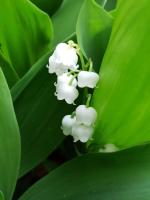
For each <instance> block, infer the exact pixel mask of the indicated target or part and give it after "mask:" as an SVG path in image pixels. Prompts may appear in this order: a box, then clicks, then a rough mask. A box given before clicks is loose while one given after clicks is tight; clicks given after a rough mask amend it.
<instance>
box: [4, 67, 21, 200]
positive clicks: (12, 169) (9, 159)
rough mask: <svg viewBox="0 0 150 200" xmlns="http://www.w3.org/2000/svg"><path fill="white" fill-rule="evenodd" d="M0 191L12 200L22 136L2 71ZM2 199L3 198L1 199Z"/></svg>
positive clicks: (7, 198)
mask: <svg viewBox="0 0 150 200" xmlns="http://www.w3.org/2000/svg"><path fill="white" fill-rule="evenodd" d="M0 152H1V153H0V191H2V193H3V194H4V196H5V200H10V199H11V198H12V194H13V191H14V188H15V184H16V179H17V176H18V172H19V164H20V135H19V129H18V124H17V121H16V117H15V113H14V109H13V104H12V100H11V95H10V92H9V89H8V86H7V83H6V81H5V78H4V75H3V73H2V70H0ZM1 198H2V197H1Z"/></svg>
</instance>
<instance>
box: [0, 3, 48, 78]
mask: <svg viewBox="0 0 150 200" xmlns="http://www.w3.org/2000/svg"><path fill="white" fill-rule="evenodd" d="M0 5H1V6H0V44H1V49H2V52H3V53H4V57H5V58H6V60H7V61H8V62H9V63H10V64H11V65H12V66H13V68H14V69H15V70H16V72H17V74H18V76H20V77H21V76H23V75H24V73H25V72H26V71H27V70H28V69H29V68H30V67H31V66H32V65H33V64H34V63H35V62H36V61H37V60H38V58H39V57H41V56H42V55H43V54H45V53H46V52H48V51H49V49H50V43H51V40H52V25H51V21H50V18H49V17H48V15H47V14H45V13H44V12H42V11H41V10H40V9H38V8H37V7H36V6H34V4H32V3H31V2H30V1H28V0H5V1H1V4H0ZM0 64H1V63H0Z"/></svg>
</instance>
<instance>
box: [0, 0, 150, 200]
mask: <svg viewBox="0 0 150 200" xmlns="http://www.w3.org/2000/svg"><path fill="white" fill-rule="evenodd" d="M0 5H1V6H0V67H1V70H0V91H1V92H0V138H1V140H0V152H1V153H0V200H1V199H2V200H11V199H14V200H16V199H20V200H41V199H43V200H49V199H50V198H51V199H53V200H61V199H68V200H74V199H77V198H78V199H82V200H84V199H86V200H88V199H89V200H97V199H101V200H104V199H105V200H107V199H108V200H114V199H115V200H141V199H142V200H149V196H150V190H149V187H150V181H149V179H150V173H149V169H150V159H149V157H150V156H149V155H150V146H149V144H147V145H145V144H146V143H148V142H149V140H150V126H149V119H150V114H149V113H150V112H149V111H150V103H149V102H150V93H149V91H150V86H149V85H150V84H149V74H150V73H149V72H150V70H149V64H150V56H149V52H150V49H149V48H150V47H149V31H150V30H149V29H150V27H149V20H150V12H149V10H150V4H149V1H148V0H143V1H140V3H138V4H137V1H135V0H126V1H123V0H118V1H117V2H116V1H115V0H76V1H73V0H58V1H54V0H32V2H31V1H29V0H5V1H2V0H0ZM131 11H132V12H131ZM70 39H73V40H74V41H77V42H78V43H79V45H80V47H81V50H82V52H83V54H84V56H85V58H88V57H91V58H92V60H93V62H94V69H95V70H96V71H97V72H99V73H100V82H99V85H98V87H97V88H96V89H95V91H94V96H93V98H92V105H93V106H94V107H95V108H96V110H97V112H98V120H97V123H96V127H95V132H94V140H93V141H92V142H91V143H90V144H88V146H87V145H82V144H80V143H77V144H74V143H73V142H72V139H71V138H65V137H64V136H63V134H62V132H61V129H60V125H61V119H62V117H63V116H64V115H65V114H67V113H69V112H71V111H72V110H73V109H74V107H73V106H68V105H67V106H66V104H64V103H63V102H58V101H57V100H56V97H55V96H54V90H55V88H54V82H55V80H56V77H55V76H54V75H51V76H50V75H49V74H48V72H47V69H46V67H45V66H46V64H47V62H48V58H49V56H50V54H51V53H52V52H53V49H54V48H55V46H56V45H57V44H58V43H60V42H65V41H68V40H70ZM81 102H82V95H81V98H80V100H79V102H77V103H78V104H80V103H81ZM108 143H113V144H115V145H117V147H118V148H119V150H122V149H127V148H130V147H132V148H131V149H128V150H122V151H120V152H115V153H107V154H102V153H98V151H99V149H100V148H101V147H103V145H105V144H108ZM139 145H140V146H139ZM91 151H92V152H93V153H92V154H91V153H89V152H91ZM19 165H20V167H19ZM39 179H40V180H39ZM16 184H17V185H16ZM12 196H13V197H12Z"/></svg>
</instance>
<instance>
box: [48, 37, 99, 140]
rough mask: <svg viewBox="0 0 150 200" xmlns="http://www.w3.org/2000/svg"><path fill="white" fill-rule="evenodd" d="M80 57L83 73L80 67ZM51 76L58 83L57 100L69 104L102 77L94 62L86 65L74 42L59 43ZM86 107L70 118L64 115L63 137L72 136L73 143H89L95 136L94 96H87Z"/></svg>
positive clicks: (50, 67)
mask: <svg viewBox="0 0 150 200" xmlns="http://www.w3.org/2000/svg"><path fill="white" fill-rule="evenodd" d="M78 57H79V58H80V61H81V66H82V70H80V67H79V65H78V60H79V59H78ZM47 68H48V72H49V73H50V74H52V73H55V74H56V75H57V82H56V83H55V86H56V92H55V95H56V97H57V99H58V100H65V101H66V102H67V103H68V104H74V102H75V100H76V99H77V98H78V96H79V91H78V89H77V88H78V87H79V88H91V89H93V88H95V87H96V85H97V82H98V81H99V75H98V74H97V73H95V72H94V71H93V66H92V61H91V60H90V59H89V61H88V62H87V63H86V64H85V62H84V58H83V55H82V53H81V51H80V48H79V46H78V45H77V44H75V43H74V42H73V41H69V42H68V44H66V43H60V44H58V45H57V46H56V49H55V50H54V53H53V54H52V55H51V56H50V58H49V65H47ZM87 96H88V97H87V103H86V105H79V106H78V107H77V108H76V110H75V112H73V113H72V114H71V115H66V116H64V118H63V120H62V130H63V133H64V135H66V136H67V135H71V136H73V138H74V142H76V141H81V142H87V141H88V140H89V139H90V138H91V137H92V134H93V131H94V123H95V121H96V117H97V112H96V110H95V109H94V108H93V107H89V102H90V99H91V95H90V94H88V95H87Z"/></svg>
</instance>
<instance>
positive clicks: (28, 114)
mask: <svg viewBox="0 0 150 200" xmlns="http://www.w3.org/2000/svg"><path fill="white" fill-rule="evenodd" d="M48 57H49V55H45V56H43V57H42V58H41V59H40V60H39V61H38V62H37V63H36V64H35V65H34V66H33V67H32V68H31V70H30V71H29V72H28V73H27V74H26V75H25V76H24V77H23V78H22V79H21V81H20V82H18V84H17V85H16V86H15V87H14V88H13V89H12V96H13V99H14V100H15V102H14V106H15V111H16V115H17V119H18V123H19V127H20V132H21V140H22V157H21V170H20V176H22V175H24V174H25V173H27V172H28V171H29V170H31V169H32V168H33V167H35V166H36V165H37V164H39V163H40V162H42V161H43V160H44V159H45V158H46V157H47V156H48V155H49V154H50V153H51V152H52V151H54V149H55V148H56V147H57V146H58V145H59V144H60V142H62V140H63V138H64V136H63V133H62V130H61V120H62V117H63V116H64V115H65V114H67V113H70V112H71V110H70V108H72V106H68V105H67V104H66V103H64V102H61V101H58V100H57V98H56V96H55V95H54V92H55V86H54V83H55V82H56V76H55V75H49V74H48V70H47V68H46V64H47V62H48ZM29 155H30V156H29Z"/></svg>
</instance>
